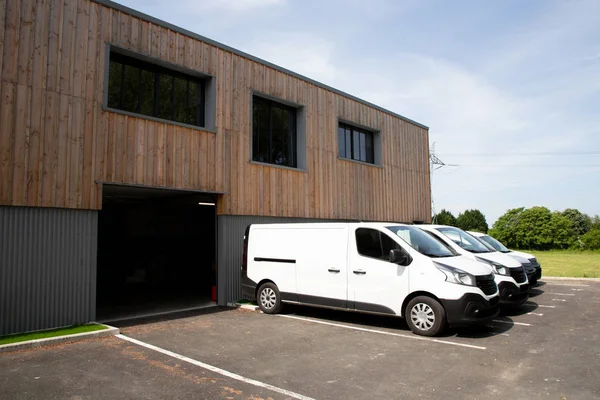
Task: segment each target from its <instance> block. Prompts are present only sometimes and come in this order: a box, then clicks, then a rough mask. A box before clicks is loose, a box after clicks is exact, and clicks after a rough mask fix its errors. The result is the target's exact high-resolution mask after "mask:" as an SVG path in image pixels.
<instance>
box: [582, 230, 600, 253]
mask: <svg viewBox="0 0 600 400" xmlns="http://www.w3.org/2000/svg"><path fill="white" fill-rule="evenodd" d="M581 243H582V245H583V248H584V249H586V250H600V229H591V230H589V231H588V232H587V233H586V234H585V235H583V236H582V237H581Z"/></svg>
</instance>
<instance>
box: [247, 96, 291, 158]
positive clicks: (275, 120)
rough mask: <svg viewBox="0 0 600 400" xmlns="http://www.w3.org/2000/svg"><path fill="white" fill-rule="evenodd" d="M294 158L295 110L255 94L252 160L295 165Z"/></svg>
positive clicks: (253, 103) (253, 102)
mask: <svg viewBox="0 0 600 400" xmlns="http://www.w3.org/2000/svg"><path fill="white" fill-rule="evenodd" d="M296 158H297V142H296V109H295V108H293V107H290V106H286V105H283V104H280V103H276V102H274V101H271V100H267V99H264V98H262V97H257V96H254V98H253V101H252V160H254V161H259V162H264V163H269V164H276V165H283V166H287V167H293V168H296V167H297V166H298V162H297V159H296Z"/></svg>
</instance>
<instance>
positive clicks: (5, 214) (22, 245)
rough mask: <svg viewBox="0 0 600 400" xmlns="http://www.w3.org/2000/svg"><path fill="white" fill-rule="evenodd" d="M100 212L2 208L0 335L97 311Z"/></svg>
mask: <svg viewBox="0 0 600 400" xmlns="http://www.w3.org/2000/svg"><path fill="white" fill-rule="evenodd" d="M97 234H98V212H97V211H88V210H68V209H55V208H27V207H0V335H6V334H11V333H19V332H27V331H36V330H41V329H47V328H55V327H61V326H68V325H71V324H78V323H86V322H89V321H92V320H94V318H95V313H96V249H97Z"/></svg>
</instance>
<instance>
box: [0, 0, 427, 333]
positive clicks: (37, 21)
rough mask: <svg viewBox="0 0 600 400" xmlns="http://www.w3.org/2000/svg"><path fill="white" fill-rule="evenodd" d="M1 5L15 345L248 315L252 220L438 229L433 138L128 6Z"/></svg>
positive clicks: (5, 210) (2, 267)
mask: <svg viewBox="0 0 600 400" xmlns="http://www.w3.org/2000/svg"><path fill="white" fill-rule="evenodd" d="M0 2H1V3H2V7H0V40H1V42H0V48H1V50H0V66H1V69H0V83H1V87H0V93H1V101H0V335H4V334H10V333H16V332H25V331H32V330H40V329H46V328H52V327H59V326H66V325H70V324H75V323H84V322H88V321H94V320H103V319H110V318H112V317H115V316H116V317H120V316H123V315H127V313H131V312H133V313H140V312H154V311H157V310H172V309H177V308H181V307H184V308H185V307H194V306H201V305H204V304H218V305H227V304H229V303H231V302H234V301H236V300H238V299H239V298H240V295H241V289H240V277H239V270H240V261H241V251H242V240H243V233H244V229H245V227H246V226H247V225H248V224H249V223H264V222H280V221H289V222H298V221H309V220H390V221H398V222H411V221H415V220H419V221H429V220H430V180H429V164H428V128H427V127H426V126H423V125H421V124H418V123H416V122H414V121H411V120H409V119H407V118H405V117H402V116H400V115H398V114H395V113H393V112H391V111H388V110H385V109H382V108H381V107H378V106H376V105H373V104H370V103H368V102H366V101H363V100H360V99H358V98H356V97H353V96H351V95H349V94H346V93H343V92H341V91H339V90H336V89H334V88H331V87H328V86H326V85H323V84H321V83H318V82H315V81H313V80H311V79H309V78H306V77H304V76H301V75H299V74H296V73H294V72H291V71H288V70H285V69H283V68H280V67H278V66H276V65H273V64H271V63H268V62H266V61H263V60H260V59H258V58H256V57H253V56H251V55H249V54H245V53H242V52H240V51H237V50H235V49H232V48H230V47H228V46H225V45H223V44H220V43H217V42H215V41H212V40H210V39H207V38H205V37H202V36H199V35H197V34H195V33H192V32H189V31H186V30H183V29H180V28H178V27H176V26H173V25H171V24H169V23H166V22H163V21H160V20H158V19H156V18H153V17H150V16H148V15H144V14H142V13H140V12H137V11H135V10H132V9H129V8H126V7H124V6H121V5H119V4H117V3H113V2H110V1H104V0H28V1H20V0H0Z"/></svg>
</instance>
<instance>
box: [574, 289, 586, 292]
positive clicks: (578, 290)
mask: <svg viewBox="0 0 600 400" xmlns="http://www.w3.org/2000/svg"><path fill="white" fill-rule="evenodd" d="M571 290H575V291H577V292H581V291H583V289H571Z"/></svg>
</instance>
